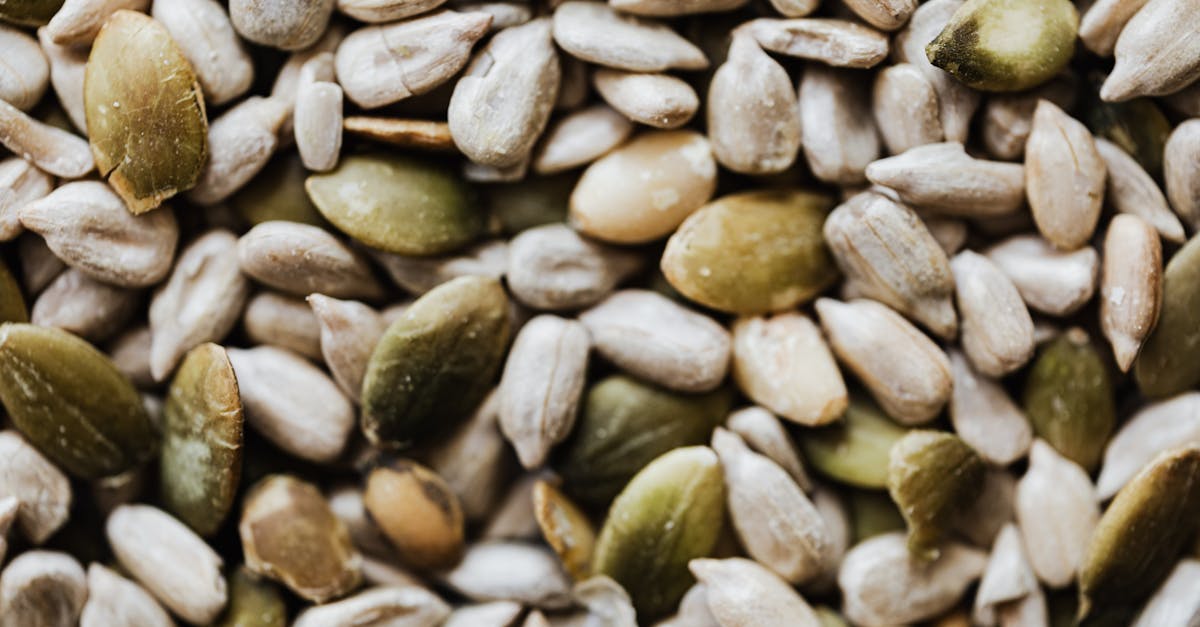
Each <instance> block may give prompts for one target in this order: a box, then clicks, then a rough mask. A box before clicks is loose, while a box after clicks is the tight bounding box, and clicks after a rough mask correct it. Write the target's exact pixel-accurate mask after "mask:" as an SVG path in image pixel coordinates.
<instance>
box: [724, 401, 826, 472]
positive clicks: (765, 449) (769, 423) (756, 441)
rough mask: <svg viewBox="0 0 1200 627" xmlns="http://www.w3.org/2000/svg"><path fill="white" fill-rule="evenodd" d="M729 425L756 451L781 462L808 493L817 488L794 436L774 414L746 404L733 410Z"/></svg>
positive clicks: (727, 423) (727, 425) (726, 424)
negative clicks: (806, 468)
mask: <svg viewBox="0 0 1200 627" xmlns="http://www.w3.org/2000/svg"><path fill="white" fill-rule="evenodd" d="M725 426H726V427H727V428H728V429H729V430H730V431H732V432H734V433H736V434H738V435H739V436H741V438H742V439H743V440H745V441H746V444H748V445H750V448H752V449H754V451H755V452H758V453H761V454H762V455H764V456H766V457H767V458H769V459H770V460H771V461H773V462H775V463H776V464H779V467H780V468H783V469H784V470H785V471H787V473H788V475H790V476H791V477H792V480H793V481H795V482H796V485H798V486H800V489H802V490H804V491H805V492H806V493H811V492H812V491H813V484H812V480H810V479H809V478H808V473H807V472H806V471H805V470H804V464H803V463H801V461H800V454H799V452H798V451H797V450H796V444H795V442H793V441H792V436H791V435H789V434H788V432H787V430H786V429H785V428H784V426H783V423H782V422H781V421H780V420H779V419H778V418H776V417H775V415H774V414H772V413H771V412H769V411H767V410H765V409H763V408H762V407H758V406H751V407H745V408H743V409H739V410H737V411H735V412H733V413H732V414H729V418H728V419H727V420H726V421H725Z"/></svg>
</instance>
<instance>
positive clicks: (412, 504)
mask: <svg viewBox="0 0 1200 627" xmlns="http://www.w3.org/2000/svg"><path fill="white" fill-rule="evenodd" d="M363 504H364V505H365V506H366V508H367V511H368V512H370V514H371V518H372V519H373V520H374V521H375V522H376V523H377V524H378V525H379V529H380V531H382V532H383V534H384V535H385V536H387V538H388V540H389V541H391V543H392V545H393V546H395V547H396V550H397V551H398V553H399V555H400V559H401V560H402V561H403V562H404V563H405V564H406V565H408V566H412V567H413V568H417V569H421V570H425V569H436V568H445V567H448V566H452V565H453V564H454V563H456V562H457V561H458V559H459V558H460V557H461V556H462V551H463V512H462V507H460V506H459V504H458V498H457V497H455V495H454V492H452V491H451V490H450V486H448V485H446V482H445V481H443V480H442V478H441V477H439V476H437V474H436V473H434V472H433V471H431V470H429V469H428V468H425V467H424V466H421V465H419V464H416V463H414V462H411V461H407V460H400V461H397V462H395V463H393V464H389V465H386V466H380V467H378V468H376V469H374V470H372V471H371V474H370V476H368V477H367V490H366V492H365V493H364V494H363Z"/></svg>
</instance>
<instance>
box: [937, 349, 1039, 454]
mask: <svg viewBox="0 0 1200 627" xmlns="http://www.w3.org/2000/svg"><path fill="white" fill-rule="evenodd" d="M950 368H951V370H952V371H953V373H954V391H953V394H952V395H951V397H950V405H949V409H950V420H951V422H952V423H953V424H954V431H955V433H957V434H958V435H959V437H961V438H962V439H963V441H965V442H966V443H967V444H969V445H970V446H971V448H973V449H975V450H976V451H978V452H979V455H980V456H981V457H983V458H984V459H985V460H986V461H988V462H989V463H992V464H996V465H1000V466H1007V465H1008V464H1011V463H1013V462H1014V461H1016V460H1018V459H1020V458H1021V457H1024V456H1025V453H1026V452H1028V451H1029V445H1030V443H1031V442H1032V441H1033V427H1031V426H1030V425H1029V420H1028V419H1027V418H1026V417H1025V414H1024V413H1022V412H1021V409H1020V408H1019V407H1017V404H1016V403H1014V402H1013V400H1012V398H1010V397H1009V395H1008V392H1007V391H1005V389H1004V387H1003V386H1001V385H1000V384H999V382H997V381H994V380H992V379H990V378H987V377H986V376H983V375H981V374H979V373H977V372H976V371H975V370H974V369H973V368H972V367H971V364H970V362H969V361H967V358H966V357H965V356H964V355H963V354H962V353H961V352H960V351H957V350H952V351H950Z"/></svg>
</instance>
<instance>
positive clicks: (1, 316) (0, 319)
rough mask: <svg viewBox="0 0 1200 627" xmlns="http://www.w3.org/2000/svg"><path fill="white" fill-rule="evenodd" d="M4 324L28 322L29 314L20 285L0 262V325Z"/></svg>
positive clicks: (2, 262)
mask: <svg viewBox="0 0 1200 627" xmlns="http://www.w3.org/2000/svg"><path fill="white" fill-rule="evenodd" d="M4 322H29V312H28V311H26V309H25V297H24V296H22V295H21V285H20V284H19V283H17V279H16V277H14V276H13V275H12V273H11V272H9V270H8V266H6V265H5V264H4V261H3V260H0V323H4Z"/></svg>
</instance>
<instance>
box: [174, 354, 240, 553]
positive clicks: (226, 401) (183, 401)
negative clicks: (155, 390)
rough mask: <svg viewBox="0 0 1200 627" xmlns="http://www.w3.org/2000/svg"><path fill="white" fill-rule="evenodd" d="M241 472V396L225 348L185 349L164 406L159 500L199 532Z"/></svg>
mask: <svg viewBox="0 0 1200 627" xmlns="http://www.w3.org/2000/svg"><path fill="white" fill-rule="evenodd" d="M241 472H242V398H241V395H240V394H238V384H237V378H236V377H235V376H234V374H233V366H232V365H230V363H229V357H228V356H227V355H226V354H225V349H224V348H221V347H220V346H217V345H216V344H201V345H200V346H197V347H196V348H193V349H192V350H191V351H190V352H188V354H187V356H186V357H185V358H184V360H183V363H182V365H180V366H179V370H177V371H176V372H175V378H174V380H172V381H171V389H170V391H169V392H168V393H167V400H166V406H165V407H164V408H163V447H162V457H161V458H160V460H159V482H160V483H161V485H162V495H163V505H165V506H166V509H167V511H169V512H170V513H172V514H174V515H175V517H176V518H178V519H180V520H182V521H183V522H184V523H187V525H188V526H189V527H191V528H192V529H193V530H195V531H196V533H198V534H200V535H202V536H210V535H212V534H214V533H216V532H217V530H218V529H219V528H220V527H221V523H222V522H224V521H225V517H226V516H227V515H228V514H229V511H230V509H232V508H233V501H234V498H235V496H236V493H237V486H238V479H239V477H240V476H241Z"/></svg>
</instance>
